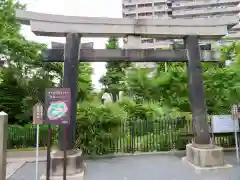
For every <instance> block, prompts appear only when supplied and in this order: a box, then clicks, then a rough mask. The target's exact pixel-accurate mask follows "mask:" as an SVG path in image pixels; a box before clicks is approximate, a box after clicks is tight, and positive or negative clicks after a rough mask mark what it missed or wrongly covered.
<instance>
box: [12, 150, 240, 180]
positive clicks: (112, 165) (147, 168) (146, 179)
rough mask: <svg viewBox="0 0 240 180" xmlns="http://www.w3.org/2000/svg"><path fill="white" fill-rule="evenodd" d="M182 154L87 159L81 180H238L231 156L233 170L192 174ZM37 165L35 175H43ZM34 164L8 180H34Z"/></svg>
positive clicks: (238, 166)
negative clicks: (37, 172)
mask: <svg viewBox="0 0 240 180" xmlns="http://www.w3.org/2000/svg"><path fill="white" fill-rule="evenodd" d="M182 156H183V155H177V156H176V155H169V154H162V155H135V156H125V157H118V158H111V159H98V160H87V162H86V163H87V170H86V173H85V178H84V180H239V179H240V173H239V171H240V164H237V162H236V155H235V153H226V161H227V162H228V163H229V164H232V165H233V168H229V169H221V170H214V171H204V172H202V173H196V172H195V171H194V169H193V168H192V167H190V166H189V165H188V164H184V163H183V162H182V161H181V157H182ZM45 168H46V164H45V162H40V164H39V176H40V175H41V174H43V173H44V172H45ZM34 179H35V163H34V162H30V163H26V164H24V165H23V166H22V167H21V168H20V169H19V170H18V171H17V172H16V173H14V174H13V175H12V176H11V177H10V178H9V179H8V180H34Z"/></svg>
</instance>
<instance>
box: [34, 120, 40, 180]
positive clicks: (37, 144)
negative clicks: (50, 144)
mask: <svg viewBox="0 0 240 180" xmlns="http://www.w3.org/2000/svg"><path fill="white" fill-rule="evenodd" d="M38 150H39V124H37V136H36V178H35V179H36V180H38V157H39V151H38Z"/></svg>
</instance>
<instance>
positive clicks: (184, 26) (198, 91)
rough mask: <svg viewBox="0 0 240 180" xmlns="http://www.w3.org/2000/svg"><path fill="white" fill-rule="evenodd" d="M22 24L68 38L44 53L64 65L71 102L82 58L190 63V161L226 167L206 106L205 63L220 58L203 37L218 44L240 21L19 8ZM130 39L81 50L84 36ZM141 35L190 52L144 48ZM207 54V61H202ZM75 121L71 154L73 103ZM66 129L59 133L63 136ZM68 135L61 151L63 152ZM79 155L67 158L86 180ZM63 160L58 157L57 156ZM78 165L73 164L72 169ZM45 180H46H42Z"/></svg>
mask: <svg viewBox="0 0 240 180" xmlns="http://www.w3.org/2000/svg"><path fill="white" fill-rule="evenodd" d="M16 14H17V18H18V19H19V20H20V21H21V23H22V24H25V25H31V29H32V31H33V32H34V33H35V34H36V35H40V36H58V37H66V44H65V49H64V51H63V49H52V50H51V49H50V50H47V51H46V52H44V55H45V61H47V62H64V82H63V87H66V88H71V98H72V99H76V95H77V75H78V63H79V60H81V61H87V62H106V61H115V60H120V61H132V62H187V64H188V83H189V92H190V94H189V99H190V103H191V109H192V120H193V130H194V143H193V144H189V145H187V155H186V160H187V161H189V162H190V163H192V164H194V165H195V166H199V167H200V166H201V167H209V166H222V165H224V160H223V151H222V148H221V147H215V146H211V145H210V138H209V130H208V124H207V117H206V105H205V98H204V87H203V78H202V67H201V61H214V60H216V59H217V56H216V53H214V52H213V51H200V48H199V39H207V40H217V39H220V38H221V37H223V36H225V35H226V34H227V32H228V27H229V26H231V27H232V26H233V25H235V24H237V23H238V18H237V17H232V18H229V17H221V18H208V19H124V18H102V17H96V18H95V17H75V16H62V15H51V14H42V13H35V12H29V11H23V10H17V12H16ZM109 36H115V37H127V44H126V45H125V47H124V49H122V50H121V49H120V50H115V49H114V50H112V49H111V50H109V49H108V50H96V49H84V50H83V49H81V50H79V49H80V46H79V45H80V43H81V37H109ZM141 36H148V37H149V36H151V37H153V38H156V37H157V38H163V39H183V40H184V44H185V50H176V51H174V50H164V51H163V50H148V49H141ZM202 55H204V57H205V56H206V58H202V57H203V56H202ZM71 107H72V111H71V123H70V127H69V128H68V147H67V149H68V150H69V152H72V151H73V150H74V149H75V148H74V145H75V131H76V129H75V128H76V102H74V101H72V104H71ZM61 134H62V131H61V130H60V135H61ZM62 138H63V136H60V139H59V149H60V150H63V143H62V142H63V139H62ZM79 154H81V153H79V152H77V153H73V154H71V156H69V157H68V160H69V164H68V173H67V175H68V178H67V179H70V178H71V177H72V175H73V174H74V175H75V177H78V178H81V177H82V173H83V166H82V164H80V161H79V156H80V155H79ZM54 157H55V156H54V155H53V159H52V167H51V171H52V177H54V178H57V177H59V178H61V173H60V172H59V168H57V167H58V166H59V165H60V166H61V164H59V163H60V162H59V161H57V160H55V158H54ZM62 158H63V157H62ZM58 159H59V157H58ZM73 164H74V165H73ZM43 179H44V178H43Z"/></svg>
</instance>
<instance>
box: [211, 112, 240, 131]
mask: <svg viewBox="0 0 240 180" xmlns="http://www.w3.org/2000/svg"><path fill="white" fill-rule="evenodd" d="M235 131H239V124H238V123H235V121H234V120H233V119H232V116H231V115H214V116H212V132H213V133H229V132H235Z"/></svg>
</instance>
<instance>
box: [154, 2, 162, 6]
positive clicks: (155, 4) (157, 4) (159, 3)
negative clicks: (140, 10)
mask: <svg viewBox="0 0 240 180" xmlns="http://www.w3.org/2000/svg"><path fill="white" fill-rule="evenodd" d="M162 5H165V2H155V3H154V6H162Z"/></svg>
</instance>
